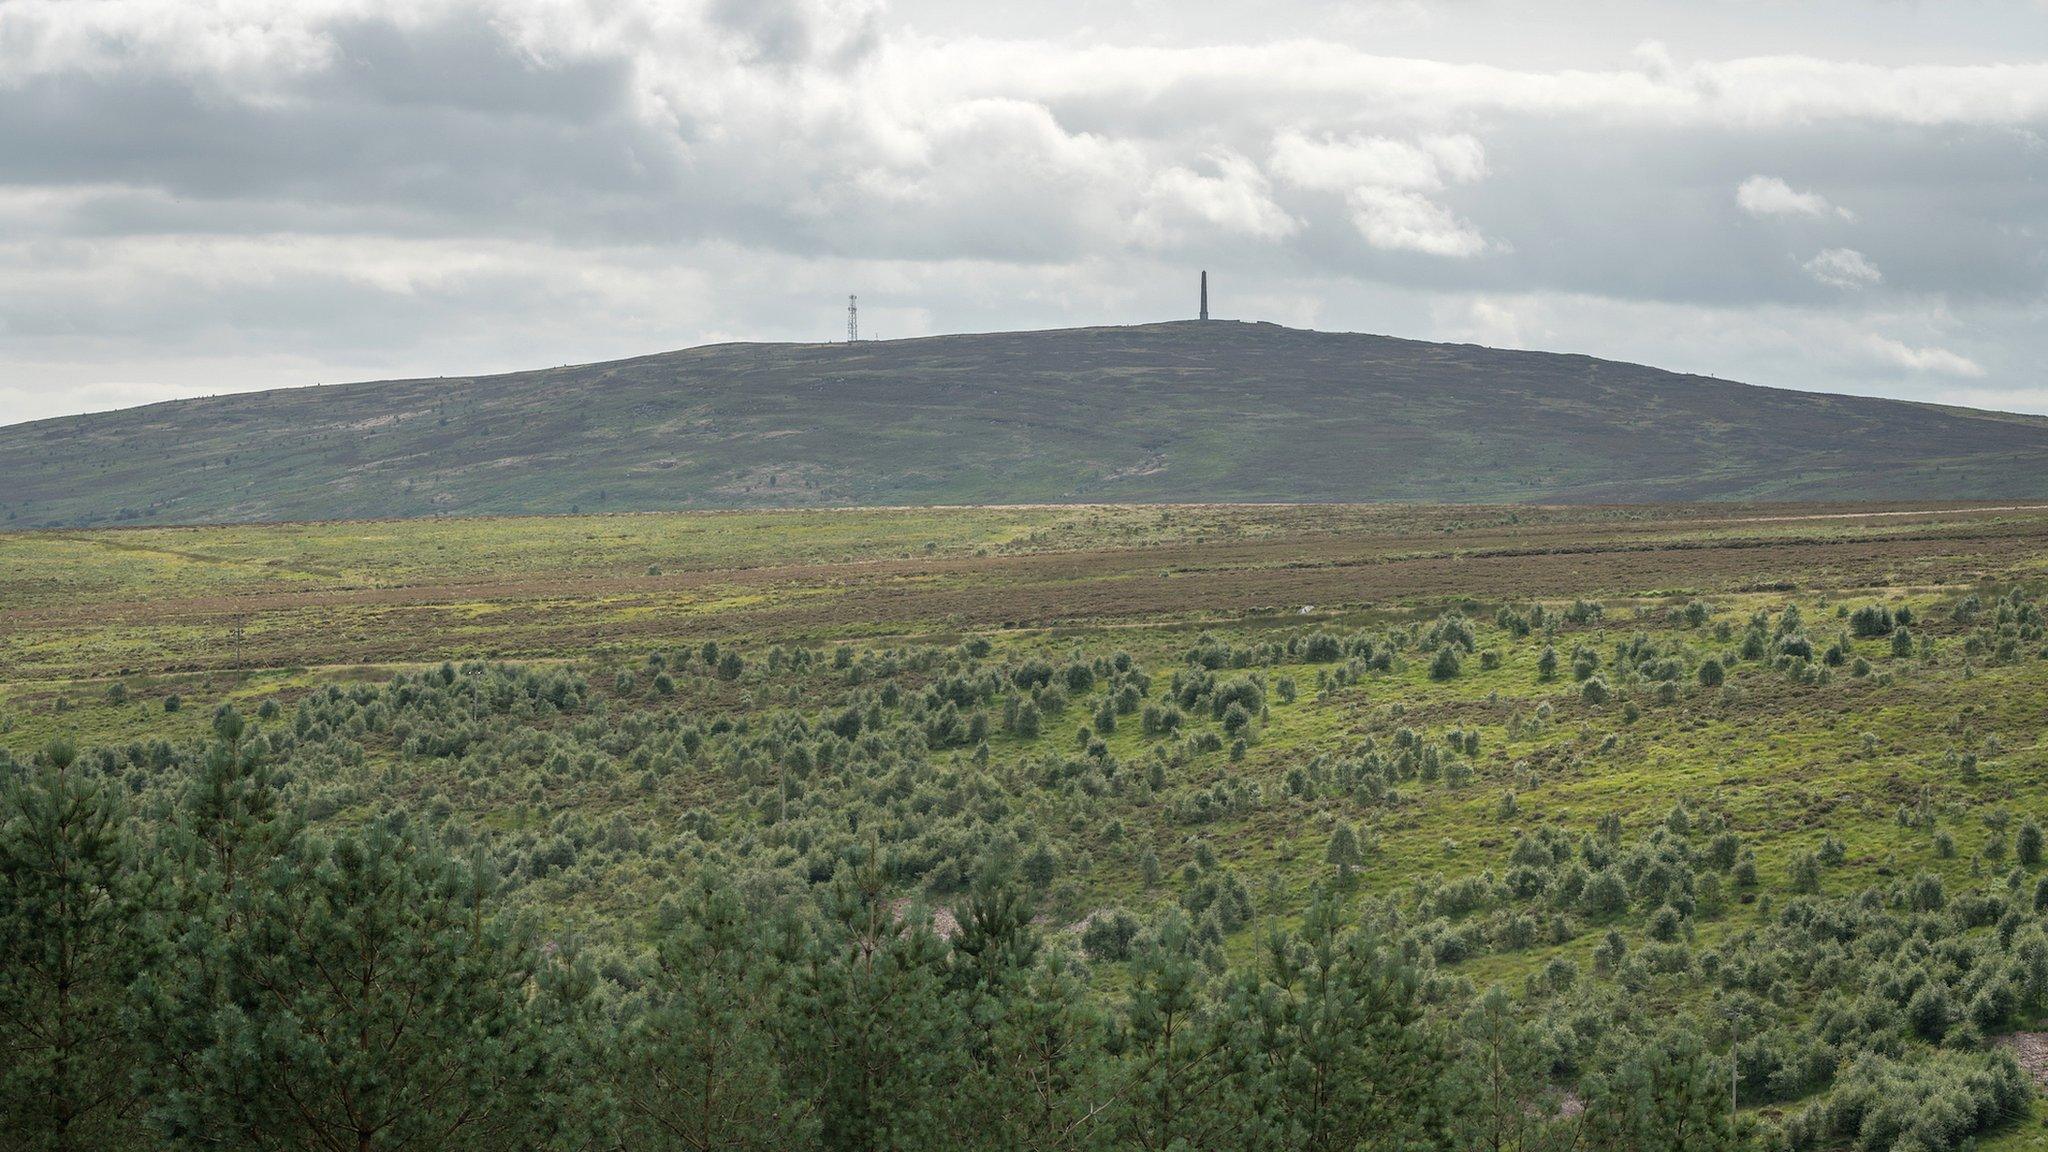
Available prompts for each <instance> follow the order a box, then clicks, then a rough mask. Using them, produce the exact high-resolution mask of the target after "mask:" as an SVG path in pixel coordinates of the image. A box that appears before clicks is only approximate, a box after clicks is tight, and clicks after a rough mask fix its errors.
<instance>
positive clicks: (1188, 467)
mask: <svg viewBox="0 0 2048 1152" xmlns="http://www.w3.org/2000/svg"><path fill="white" fill-rule="evenodd" d="M2044 494H2048V419H2044V418H2040V417H2031V416H2012V415H2005V414H1999V413H1991V412H1979V411H1972V410H1968V409H1959V408H1943V407H1935V406H1930V405H1924V404H1912V403H1905V402H1901V401H1890V400H1870V399H1861V398H1855V397H1847V396H1826V395H1817V394H1812V393H1803V392H1789V391H1781V390H1777V389H1770V388H1758V387H1751V386H1748V385H1743V384H1735V383H1730V382H1728V381H1723V380H1716V379H1710V378H1705V377H1699V376H1681V375H1676V374H1673V373H1669V372H1662V371H1658V370H1657V369H1654V368H1645V367H1642V366H1639V365H1634V364H1621V363H1616V362H1613V361H1607V360H1595V359H1593V358H1591V357H1586V356H1566V355H1553V354H1548V353H1538V352H1506V351H1499V350H1495V349H1490V348H1480V347H1475V346H1471V345H1448V344H1429V343H1423V342H1420V341H1414V340H1397V339H1392V338H1389V337H1384V336H1366V335H1352V334H1335V333H1320V332H1304V331H1297V330H1293V329H1287V328H1280V327H1276V326H1273V325H1269V324H1243V323H1233V322H1227V321H1214V322H1209V323H1201V322H1193V321H1188V322H1180V323H1171V324H1151V325H1143V326H1137V327H1126V328H1083V329H1070V330H1063V331H1050V332H1014V333H998V334H992V335H973V336H940V337H932V338H929V339H922V340H896V341H888V342H871V343H861V344H854V345H846V344H726V345H718V346H713V347H705V348H694V349H690V350H687V351H682V352H668V353H663V354H660V355H656V356H645V357H640V358H638V359H633V360H621V361H617V362H614V363H608V364H590V365H583V366H579V367H569V368H558V369H549V370H545V371H538V372H517V373H512V374H509V375H503V376H488V377H478V378H474V379H454V378H450V379H438V380H397V381H382V382H376V383H366V384H348V385H340V386H333V387H319V388H294V389H286V390H281V391H274V392H264V393H254V394H245V395H236V396H220V397H210V398H207V399H203V400H186V401H177V402H173V403H168V404H156V405H151V406H149V407H146V408H136V409H131V410H128V411H122V412H109V413H101V414H97V415H91V416H79V417H68V418H64V419H57V420H44V421H38V422H36V423H31V424H21V425H15V426H11V427H4V428H0V520H4V522H5V523H6V524H7V525H8V526H11V527H16V528H20V527H28V526H32V525H84V524H102V523H130V522H135V523H152V522H154V523H164V522H200V521H227V520H298V519H332V518H350V517H389V516H422V515H434V514H489V513H526V512H566V511H570V510H571V509H579V510H581V511H584V512H593V511H629V510H645V509H666V508H717V507H739V506H767V505H835V504H958V503H1029V502H1041V501H1125V500H1130V501H1175V500H1185V501H1382V500H1416V501H1455V502H1483V501H1538V500H1541V501H1654V500H1697V499H1736V498H1743V499H1754V498H1769V499H1789V498H1816V499H1822V498H1824V499H1930V498H1938V499H1968V498H2025V497H2036V496H2041V495H2044Z"/></svg>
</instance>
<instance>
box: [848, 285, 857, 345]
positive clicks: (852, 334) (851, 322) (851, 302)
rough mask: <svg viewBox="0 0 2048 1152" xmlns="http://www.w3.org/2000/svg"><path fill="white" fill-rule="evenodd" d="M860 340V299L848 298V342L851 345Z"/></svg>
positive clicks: (855, 297)
mask: <svg viewBox="0 0 2048 1152" xmlns="http://www.w3.org/2000/svg"><path fill="white" fill-rule="evenodd" d="M858 339H860V297H858V296H848V297H847V298H846V342H847V343H848V344H851V343H853V342H854V341H856V340H858Z"/></svg>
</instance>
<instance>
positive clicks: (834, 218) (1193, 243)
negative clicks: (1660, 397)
mask: <svg viewBox="0 0 2048 1152" xmlns="http://www.w3.org/2000/svg"><path fill="white" fill-rule="evenodd" d="M1202 268H1207V269H1209V271H1210V281H1211V293H1212V299H1213V307H1214V311H1215V312H1216V314H1217V315H1219V316H1225V317H1241V318H1247V319H1265V320H1273V321H1277V322H1280V323H1284V324H1291V325H1302V326H1310V327H1316V328H1323V329H1332V330H1352V331H1366V332H1381V333H1389V334H1393V335H1400V336H1413V337H1420V338H1426V339H1437V340H1470V341H1477V342H1482V343H1487V344H1495V345H1502V346H1511V347H1528V348H1545V349H1556V350H1565V351H1579V352H1587V353H1592V354H1594V355H1600V356H1608V357H1614V358H1619V359H1626V360H1636V361H1643V362H1646V363H1651V364H1656V365H1659V366H1662V367H1668V368H1674V369H1681V370H1686V371H1694V372H1702V373H1712V374H1715V375H1719V376H1724V377H1730V378H1735V379H1741V380H1747V381H1750V382H1753V383H1759V384H1772V385H1779V386H1784V387H1793V388H1807V389H1822V390H1830V391H1846V392H1858V393H1869V394H1878V395H1889V396H1901V397H1908V398H1915V399H1929V400H1937V401H1942V402H1948V403H1958V404H1972V405H1980V406H1987V407H1997V408H2008V409H2014V410H2022V411H2032V412H2048V368H2044V365H2048V0H2009V2H2004V3H1993V2H1972V0H1929V2H1926V3H1916V2H1913V0H1870V2H1866V3H1845V2H1829V0H1814V2H1801V3H1794V2H1791V0H1684V2H1643V3H1619V2H1599V0H1583V2H1578V3H1546V4H1531V3H1527V2H1519V3H1494V2H1489V0H1432V2H1429V3H1422V2H1412V3H1403V2H1362V3H1350V4H1344V3H1327V2H1325V3H1311V2H1307V0H1261V2H1259V3H1244V2H1242V0H1237V2H1233V3H1229V4H1221V3H1215V4H1211V3H1203V2H1199V0H1173V2H1166V0H1160V2H1152V0H1137V2H1130V3H1110V2H1100V0H1098V2H1092V3H1091V2H1085V0H1032V2H1029V3H1022V2H1020V3H1001V2H993V3H991V2H979V3H964V2H960V0H893V2H884V0H491V2H468V3H464V2H457V3H450V2H443V0H295V2H293V3H289V4H285V3H276V2H273V0H0V422H12V421H16V420H28V419H35V418H39V417H44V416H52V415H60V414H65V413H71V412H79V411H86V410H91V409H100V408H110V407H119V406H124V405H128V404H135V403H142V402H146V401H151V400H160V399H166V398H170V397H177V396H191V395H202V394H208V393H216V392H226V391H241V390H248V389H254V388H268V387H278V386H284V385H297V384H311V383H316V382H333V381H339V380H347V379H365V378H374V377H389V376H401V375H412V376H418V375H444V374H447V375H453V374H461V373H471V372H480V371H493V370H510V369H518V368H532V367H543V366H549V365H554V364H563V363H574V362H583V361H588V360H596V359H606V358H613V357H620V356H629V355H636V354H641V353H646V352H652V351H658V350H662V349H667V348H675V347H681V346H686V345H691V344H699V343H705V342H709V341H720V340H734V339H746V340H824V339H832V338H838V337H841V336H843V334H844V328H845V317H844V307H845V298H846V294H847V293H849V292H857V293H859V294H860V297H861V316H862V325H863V329H864V331H865V332H866V333H867V334H871V335H879V336H881V337H884V338H892V337H899V336H913V335H923V334H928V333H939V332H959V331H978V330H990V329H1010V328H1037V327H1054V326H1065V325H1078V324H1098V323H1130V322H1138V321H1147V320H1156V319H1167V318H1175V317H1183V316H1189V315H1191V314H1192V312H1193V310H1194V307H1195V277H1196V272H1197V271H1198V270H1199V269H1202Z"/></svg>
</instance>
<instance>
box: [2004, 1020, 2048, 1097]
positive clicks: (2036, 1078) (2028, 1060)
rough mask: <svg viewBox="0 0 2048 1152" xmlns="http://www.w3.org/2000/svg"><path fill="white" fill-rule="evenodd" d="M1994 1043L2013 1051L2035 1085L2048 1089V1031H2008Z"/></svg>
mask: <svg viewBox="0 0 2048 1152" xmlns="http://www.w3.org/2000/svg"><path fill="white" fill-rule="evenodd" d="M1992 1043H1993V1044H1995V1045H1997V1046H1998V1047H2000V1048H2003V1049H2005V1050H2006V1051H2008V1052H2010V1053H2012V1058H2013V1059H2014V1060H2017V1061H2018V1062H2019V1066H2020V1067H2021V1068H2022V1069H2024V1070H2025V1071H2026V1073H2027V1077H2028V1078H2029V1079H2031V1080H2032V1081H2033V1082H2034V1085H2035V1087H2037V1088H2044V1089H2048V1032H2008V1033H2006V1034H2005V1035H2003V1036H2000V1037H1998V1038H1997V1039H1996V1040H1994V1041H1992Z"/></svg>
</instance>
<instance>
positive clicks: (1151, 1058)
mask: <svg viewBox="0 0 2048 1152" xmlns="http://www.w3.org/2000/svg"><path fill="white" fill-rule="evenodd" d="M1198 949H1199V944H1198V942H1197V941H1196V939H1195V936H1194V933H1193V930H1192V929H1191V928H1190V927H1189V925H1188V922H1187V920H1186V919H1185V918H1184V917H1182V916H1181V914H1180V910H1179V909H1177V908H1174V909H1169V910H1168V912H1167V914H1166V918H1165V919H1164V921H1162V922H1161V923H1160V925H1159V927H1158V930H1157V932H1156V934H1155V935H1154V936H1153V938H1152V939H1151V940H1150V941H1148V942H1147V944H1146V946H1145V947H1144V948H1142V949H1141V950H1140V951H1139V953H1138V955H1137V958H1136V959H1135V960H1134V961H1133V962H1132V965H1131V991H1130V994H1129V997H1128V998H1127V1000H1126V1001H1125V1005H1124V1010H1123V1013H1122V1020H1121V1021H1120V1027H1119V1028H1118V1030H1117V1033H1116V1035H1115V1037H1114V1043H1115V1046H1116V1048H1117V1050H1118V1054H1119V1055H1120V1056H1121V1058H1122V1060H1121V1063H1122V1067H1121V1068H1120V1069H1118V1071H1117V1073H1116V1074H1117V1077H1118V1083H1119V1085H1120V1088H1119V1093H1118V1096H1117V1098H1116V1102H1115V1104H1116V1106H1115V1107H1114V1109H1113V1110H1112V1115H1111V1116H1110V1117H1109V1118H1108V1119H1109V1124H1108V1125H1107V1127H1108V1128H1109V1130H1110V1131H1109V1133H1108V1135H1109V1138H1110V1139H1111V1140H1112V1141H1113V1143H1114V1146H1115V1147H1117V1148H1137V1149H1144V1150H1146V1152H1155V1150H1157V1152H1164V1150H1165V1149H1178V1148H1216V1147H1231V1146H1234V1145H1237V1144H1241V1143H1244V1142H1245V1138H1244V1134H1243V1133H1242V1132H1241V1131H1240V1129H1241V1128H1242V1126H1243V1124H1244V1119H1245V1114H1246V1112H1247V1111H1248V1108H1247V1105H1248V1101H1246V1100H1244V1099H1243V1096H1242V1093H1241V1090H1240V1087H1239V1085H1238V1083H1237V1082H1236V1078H1235V1077H1234V1076H1233V1075H1232V1068H1231V1065H1230V1062H1229V1061H1228V1060H1227V1059H1226V1056H1227V1050H1226V1043H1225V1042H1226V1039H1227V1037H1226V1036H1225V1035H1223V1034H1222V1033H1221V1032H1220V1030H1219V1029H1218V1028H1217V1026H1216V1022H1215V1020H1214V1019H1213V1017H1212V1012H1211V1009H1210V1005H1209V1003H1208V996H1207V973H1206V971H1205V969H1204V968H1203V965H1202V961H1201V959H1200V957H1199V954H1198Z"/></svg>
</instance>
